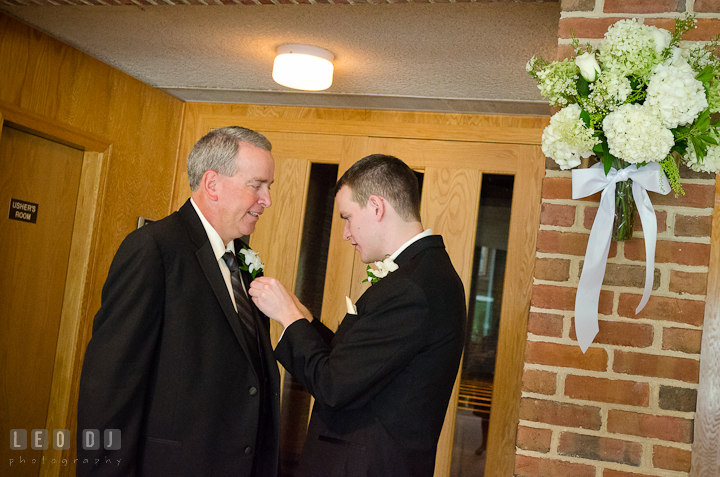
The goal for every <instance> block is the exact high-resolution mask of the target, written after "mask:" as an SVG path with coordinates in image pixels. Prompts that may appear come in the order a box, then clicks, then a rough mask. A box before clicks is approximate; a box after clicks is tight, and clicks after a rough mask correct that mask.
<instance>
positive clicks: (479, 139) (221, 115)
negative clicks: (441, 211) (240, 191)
mask: <svg viewBox="0 0 720 477" xmlns="http://www.w3.org/2000/svg"><path fill="white" fill-rule="evenodd" d="M547 121H549V118H526V117H507V116H503V117H500V116H488V115H460V114H443V113H398V112H392V111H388V112H383V111H371V112H370V111H355V110H332V109H320V108H292V107H272V106H243V105H212V104H192V105H188V106H187V107H186V115H185V119H184V123H183V130H182V132H181V142H180V148H179V152H178V160H179V161H180V160H184V158H185V157H187V155H188V154H189V152H190V149H191V148H192V146H193V144H194V143H195V141H197V140H198V139H199V138H200V137H201V136H202V135H204V134H206V133H207V132H208V131H210V130H211V129H213V128H217V127H222V126H227V125H232V124H239V125H242V126H244V127H248V128H251V129H254V130H257V131H268V132H270V131H272V132H285V133H305V134H317V135H334V136H336V135H341V136H346V137H348V136H349V137H352V136H355V137H356V138H357V140H358V141H359V142H363V140H364V139H366V138H369V137H378V138H397V139H419V140H440V141H460V142H466V143H487V144H488V147H490V148H491V149H497V150H498V151H500V150H502V144H513V145H523V146H527V147H526V151H527V153H525V154H523V158H522V159H526V160H527V161H528V164H524V163H523V161H522V160H520V159H521V158H518V160H517V165H516V166H515V168H514V169H513V171H512V172H511V173H513V174H515V175H516V176H517V177H518V178H522V177H523V176H524V177H530V176H532V177H534V178H535V179H539V180H541V179H542V177H543V176H544V173H545V169H544V165H545V160H544V156H543V155H542V152H540V147H539V146H540V144H541V138H542V131H543V129H544V127H545V126H546V124H547ZM530 125H531V126H530ZM345 155H346V154H343V156H345ZM359 158H360V157H359V156H358V157H356V158H355V160H357V159H359ZM352 162H354V161H352ZM530 163H532V164H530ZM341 166H342V164H341ZM342 169H343V168H342V167H341V171H340V172H342ZM501 169H502V170H503V171H504V172H505V173H508V170H507V165H503V166H502V167H501ZM498 172H501V171H498ZM186 183H187V178H186V177H185V176H184V174H183V173H182V168H181V167H178V174H177V176H176V182H175V192H174V197H173V201H172V202H173V206H172V207H173V208H177V207H179V206H180V205H181V204H182V203H183V202H184V201H185V200H186V199H187V197H188V196H189V188H188V187H187V186H186V185H185V184H186ZM518 192H519V193H518V194H517V195H518V196H519V195H520V192H521V191H518ZM533 193H535V194H536V197H533V198H532V200H530V199H529V198H526V199H527V200H525V201H523V202H524V203H525V202H527V203H526V204H525V205H524V207H526V208H532V207H534V208H536V209H537V218H538V223H537V224H536V226H535V227H531V229H532V230H530V231H529V233H530V236H527V237H526V240H525V241H524V242H523V251H522V252H521V253H520V255H522V256H521V257H518V261H519V262H520V263H521V266H522V268H523V270H527V273H526V274H525V276H524V278H523V280H522V282H523V283H520V284H513V285H516V286H517V287H518V288H517V290H518V291H517V293H521V294H523V297H524V300H523V304H522V306H519V307H516V308H518V309H514V310H512V312H513V313H518V312H519V314H521V315H523V316H524V319H523V317H522V316H518V317H517V322H519V323H522V324H523V326H522V327H521V328H515V329H514V330H503V329H501V337H500V340H501V341H502V342H503V346H508V352H509V353H510V354H511V355H512V356H509V355H508V356H505V357H503V358H502V359H501V360H499V361H498V362H500V361H502V362H503V363H506V364H510V363H512V364H513V365H514V366H517V368H518V369H517V370H516V371H517V372H516V373H514V375H513V376H512V377H511V378H510V380H509V381H512V385H511V386H509V387H508V389H506V390H504V392H503V393H502V396H499V395H498V396H497V397H495V396H494V399H498V400H505V401H506V402H508V401H509V402H513V403H514V405H513V406H511V409H510V410H509V413H508V414H507V415H505V416H502V417H500V418H496V419H495V422H496V425H495V426H494V427H493V426H492V424H491V430H490V434H491V435H492V436H493V437H492V438H493V439H498V440H499V442H501V443H502V445H501V446H500V447H501V449H500V450H499V451H498V452H496V453H495V454H493V455H492V456H488V462H490V464H489V466H488V467H486V475H489V476H495V475H502V476H504V475H511V474H512V473H513V470H514V468H515V438H516V433H517V425H518V413H519V404H520V397H521V386H522V371H523V363H524V354H525V343H526V342H527V317H528V314H529V309H530V298H531V291H532V275H533V264H534V260H535V254H536V252H535V243H536V237H537V232H538V230H539V210H540V205H541V196H540V187H539V186H538V188H537V190H536V191H534V192H533ZM515 201H516V199H515V198H514V199H513V205H515ZM530 202H531V203H530ZM333 220H334V221H335V218H334V219H333ZM523 225H525V226H526V225H527V224H515V226H514V227H513V226H512V225H511V228H512V229H513V230H515V229H516V230H517V232H515V233H522V232H523V230H522V229H523ZM335 228H336V224H335V223H333V232H335ZM525 231H527V230H525ZM511 233H513V231H512V230H511ZM334 243H335V244H336V245H337V243H338V242H337V241H334V240H333V238H331V241H330V244H331V247H333V244H334ZM341 245H342V244H341ZM352 255H353V254H352V253H351V259H352ZM349 279H350V278H349V277H348V280H349ZM325 285H326V288H327V286H328V282H327V281H326V283H325ZM325 291H326V293H327V289H326V290H325ZM336 295H337V293H336ZM326 298H327V295H326ZM338 299H339V300H342V299H343V297H342V296H339V298H338ZM323 301H324V303H323V309H326V303H325V299H324V300H323ZM344 306H345V305H344V303H341V304H339V305H338V307H339V308H342V309H344ZM331 308H333V307H331ZM519 308H522V310H520V309H519ZM509 312H510V310H508V313H509ZM513 331H514V333H513ZM500 420H507V422H513V423H514V424H513V425H501V424H500V423H499V421H500ZM439 464H440V465H441V469H442V467H446V470H444V471H443V470H440V471H439V472H438V473H437V475H447V474H448V472H449V460H448V461H447V463H446V464H447V465H446V466H445V465H444V464H445V463H439Z"/></svg>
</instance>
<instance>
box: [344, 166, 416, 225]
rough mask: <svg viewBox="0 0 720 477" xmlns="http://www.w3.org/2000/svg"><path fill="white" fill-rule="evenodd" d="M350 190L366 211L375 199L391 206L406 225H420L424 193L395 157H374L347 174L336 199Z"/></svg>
mask: <svg viewBox="0 0 720 477" xmlns="http://www.w3.org/2000/svg"><path fill="white" fill-rule="evenodd" d="M343 186H348V187H349V188H350V191H351V193H352V200H353V201H354V202H357V203H358V204H360V207H365V206H366V205H367V201H368V199H369V198H370V196H371V195H377V196H379V197H382V198H383V199H385V200H387V201H388V202H390V204H391V205H392V206H393V208H394V209H395V211H396V212H397V213H398V215H399V216H400V217H402V219H403V220H405V221H406V222H420V192H419V190H418V181H417V177H415V173H414V172H413V171H412V169H410V168H409V167H408V165H407V164H405V163H404V162H403V161H401V160H400V159H398V158H397V157H394V156H388V155H385V154H372V155H370V156H367V157H363V158H362V159H360V160H359V161H357V162H356V163H355V164H353V165H352V166H351V167H350V169H348V170H347V171H345V173H344V174H343V175H342V177H341V178H340V180H339V181H338V182H337V184H335V190H334V192H335V195H337V193H338V191H339V190H340V189H341V188H342V187H343Z"/></svg>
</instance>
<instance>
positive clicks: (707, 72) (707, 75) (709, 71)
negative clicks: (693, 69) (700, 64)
mask: <svg viewBox="0 0 720 477" xmlns="http://www.w3.org/2000/svg"><path fill="white" fill-rule="evenodd" d="M695 79H696V80H698V81H702V82H703V83H707V82H708V81H710V80H711V79H713V67H712V65H707V66H706V67H705V68H703V69H702V71H701V72H700V73H698V74H697V76H695Z"/></svg>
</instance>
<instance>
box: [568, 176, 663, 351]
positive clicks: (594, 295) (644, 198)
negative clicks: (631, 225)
mask: <svg viewBox="0 0 720 477" xmlns="http://www.w3.org/2000/svg"><path fill="white" fill-rule="evenodd" d="M628 179H632V181H633V185H632V192H633V198H634V199H635V205H636V206H637V211H638V215H640V222H641V223H642V227H643V235H644V236H645V290H644V291H643V296H642V299H641V300H640V304H639V305H638V307H637V308H636V309H635V314H636V315H637V314H638V313H639V312H640V310H642V309H643V308H644V307H645V304H646V303H647V301H648V299H649V298H650V293H651V292H652V286H653V279H654V274H655V242H656V240H657V219H656V218H655V210H654V209H653V206H652V204H651V203H650V198H649V197H648V194H647V191H648V190H649V191H652V192H657V193H659V194H663V195H664V194H667V193H668V192H670V184H669V183H668V180H667V177H665V173H664V172H663V171H662V169H660V165H659V164H658V163H656V162H651V163H650V164H648V165H646V166H642V167H641V168H640V169H638V167H637V165H635V164H633V165H632V166H630V167H627V168H625V169H620V170H619V171H618V170H616V169H615V168H611V169H610V172H608V174H607V176H606V175H605V171H604V169H603V165H602V163H598V164H595V165H594V166H592V167H590V168H588V169H574V170H573V171H572V198H573V199H579V198H582V197H587V196H589V195H592V194H595V193H596V192H599V191H601V190H602V194H601V195H600V207H599V208H598V212H597V215H596V216H595V222H594V223H593V226H592V229H591V230H590V239H589V240H588V245H587V250H586V251H585V262H584V264H583V269H582V273H581V274H580V282H579V283H578V290H577V295H576V296H575V332H576V334H577V340H578V344H579V345H580V349H582V352H583V353H585V351H586V350H587V349H588V347H589V346H590V343H592V341H593V339H595V335H597V333H598V319H597V314H598V303H599V301H600V287H601V286H602V282H603V278H604V277H605V268H606V265H607V257H608V252H609V251H610V238H611V236H612V227H613V220H614V218H615V184H616V183H618V182H625V181H627V180H628Z"/></svg>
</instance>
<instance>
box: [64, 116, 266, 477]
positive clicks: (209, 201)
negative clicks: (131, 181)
mask: <svg viewBox="0 0 720 477" xmlns="http://www.w3.org/2000/svg"><path fill="white" fill-rule="evenodd" d="M271 148H272V146H271V145H270V142H269V141H268V140H267V139H266V138H265V137H264V136H262V135H261V134H259V133H256V132H254V131H251V130H249V129H245V128H241V127H227V128H221V129H216V130H214V131H212V132H210V133H209V134H207V135H206V136H204V137H203V138H202V139H200V140H199V141H198V142H197V144H195V146H194V147H193V149H192V151H191V152H190V155H189V157H188V160H187V168H188V177H189V181H190V188H191V190H192V197H191V199H189V200H188V201H187V202H186V203H185V205H183V206H182V207H181V208H180V210H179V211H177V212H175V213H173V214H172V215H170V216H168V217H166V218H165V219H162V220H160V221H158V222H155V223H151V224H149V225H146V226H144V227H142V228H140V229H138V230H136V231H134V232H132V233H131V234H130V235H128V236H127V238H126V239H125V240H124V241H123V243H122V244H121V245H120V249H119V250H118V252H117V254H116V255H115V258H114V259H113V262H112V265H111V267H110V272H109V274H108V277H107V280H106V282H105V286H104V287H103V293H102V306H101V308H100V310H99V311H98V313H97V315H96V316H95V321H94V325H93V336H92V339H91V340H90V343H89V345H88V347H87V351H86V353H85V361H84V364H83V370H82V376H81V381H80V398H79V403H78V459H79V460H78V463H77V473H78V475H89V474H92V475H118V476H132V475H145V476H161V475H172V476H208V475H217V476H230V475H232V476H249V477H250V476H252V477H265V476H273V477H275V476H276V475H277V466H278V442H279V437H278V436H279V417H278V416H279V410H278V407H279V374H278V368H277V364H276V362H275V359H274V357H273V353H272V347H271V344H270V337H269V332H268V329H269V321H268V320H267V317H265V316H264V315H262V313H260V312H259V311H258V310H257V308H256V307H255V305H254V304H252V302H251V301H250V299H249V298H248V296H247V294H246V293H247V287H248V286H249V284H250V281H251V277H250V274H249V273H248V270H244V269H247V268H248V267H247V266H244V262H243V258H244V257H245V254H247V252H243V253H240V252H241V250H242V249H244V248H247V247H246V245H245V244H244V243H243V242H241V241H240V240H239V238H240V237H242V236H244V235H248V234H250V233H252V232H253V230H254V229H255V224H256V223H257V221H258V220H259V219H260V215H261V214H262V213H263V210H264V209H265V208H266V207H270V205H271V199H270V190H269V187H270V184H271V183H272V182H273V175H274V170H275V164H274V161H273V157H272V154H271V152H270V151H271ZM111 429H116V430H119V431H120V438H121V441H120V445H119V447H120V448H119V449H115V450H107V449H105V448H103V445H100V446H99V447H100V448H99V449H96V450H92V449H86V447H91V446H89V445H88V444H89V443H90V442H91V441H94V443H95V446H96V447H97V444H98V441H100V442H102V440H103V439H102V437H103V434H104V432H105V431H106V430H111ZM88 430H98V431H99V433H98V434H99V435H96V436H95V437H100V439H98V441H96V440H95V438H94V437H90V436H89V435H88ZM111 435H112V434H111ZM116 437H117V434H116Z"/></svg>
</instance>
